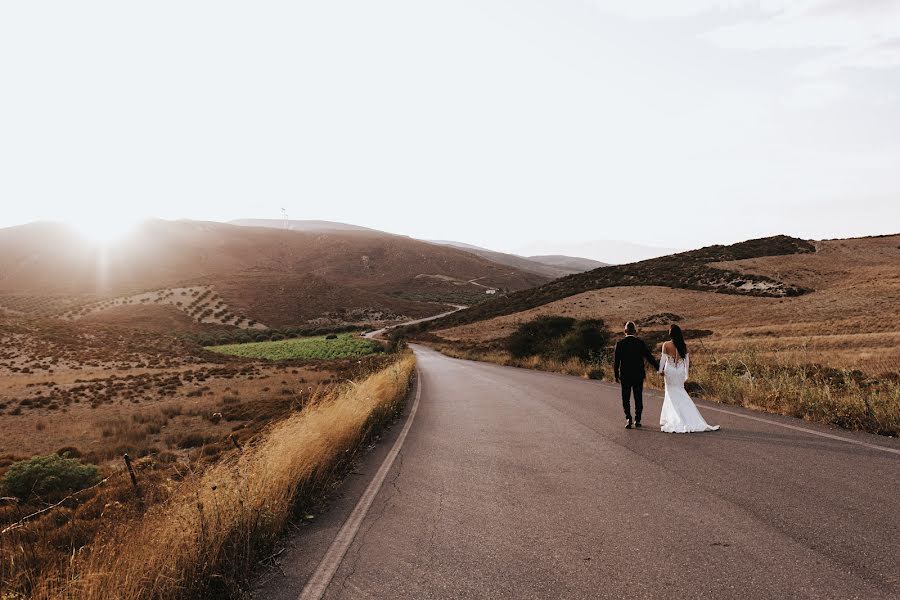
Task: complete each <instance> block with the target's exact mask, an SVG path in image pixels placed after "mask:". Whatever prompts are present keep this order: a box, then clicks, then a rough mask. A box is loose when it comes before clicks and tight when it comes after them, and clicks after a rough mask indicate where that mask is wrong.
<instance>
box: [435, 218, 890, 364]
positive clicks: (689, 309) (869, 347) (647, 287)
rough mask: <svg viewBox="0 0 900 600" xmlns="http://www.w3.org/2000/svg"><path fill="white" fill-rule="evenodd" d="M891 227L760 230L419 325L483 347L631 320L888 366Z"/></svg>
mask: <svg viewBox="0 0 900 600" xmlns="http://www.w3.org/2000/svg"><path fill="white" fill-rule="evenodd" d="M898 264H900V235H893V236H879V237H870V238H857V239H846V240H824V241H805V240H797V239H794V238H787V237H775V238H765V239H762V240H752V241H749V242H743V243H741V244H735V245H732V246H713V247H710V248H704V249H701V250H696V251H692V252H686V253H683V254H677V255H673V256H671V257H663V258H659V259H653V260H649V261H645V262H642V263H635V264H633V265H622V266H611V267H606V268H603V269H600V270H597V271H591V272H589V273H584V274H581V275H574V276H572V277H569V278H566V279H562V280H558V281H553V282H550V283H548V284H545V285H543V286H540V287H536V288H534V289H531V290H525V291H522V292H518V293H515V294H510V295H509V296H508V297H505V298H497V299H494V300H491V301H488V302H486V303H484V304H482V305H479V306H475V307H472V308H470V309H468V310H465V311H461V312H459V313H456V314H454V315H450V316H449V317H446V318H444V319H441V320H440V321H437V322H434V323H430V324H428V326H429V327H431V329H432V332H433V335H436V336H437V337H438V338H440V339H442V340H445V341H447V342H450V343H457V344H461V345H462V346H463V347H468V348H491V347H495V345H496V344H497V343H498V342H500V341H502V340H503V339H505V338H506V337H507V336H508V335H510V334H511V333H512V332H513V331H515V329H516V327H517V326H518V325H519V324H520V323H522V322H524V321H528V320H531V319H533V318H535V317H537V316H540V315H562V316H567V317H573V318H576V319H594V318H601V319H604V320H605V321H606V322H607V323H608V325H609V327H610V329H612V330H613V332H618V331H619V330H620V328H621V326H622V323H624V322H625V321H626V320H635V321H637V322H638V325H639V327H640V328H641V329H642V335H644V336H645V337H647V339H650V340H652V341H658V339H660V338H661V336H662V335H663V332H664V331H665V329H666V327H667V326H668V324H669V323H671V322H676V321H677V322H679V323H680V324H681V326H682V327H683V328H686V330H688V331H692V332H694V335H701V336H702V342H700V344H701V345H700V348H702V349H703V350H704V351H705V353H707V354H708V355H718V356H727V355H739V356H744V355H745V354H748V353H749V355H754V354H755V355H767V356H773V357H776V358H777V360H779V361H783V362H788V363H793V364H809V363H816V364H824V365H829V366H832V367H841V368H852V369H862V370H864V371H866V372H871V373H874V374H876V375H879V374H882V373H894V374H895V375H894V377H896V367H895V363H896V351H897V348H898V347H900V311H898V310H897V306H900V270H898V269H897V265H898Z"/></svg>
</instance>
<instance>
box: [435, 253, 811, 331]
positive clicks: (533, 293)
mask: <svg viewBox="0 0 900 600" xmlns="http://www.w3.org/2000/svg"><path fill="white" fill-rule="evenodd" d="M814 251H815V246H814V245H813V244H812V243H810V242H808V241H805V240H800V239H796V238H791V237H788V236H776V237H770V238H762V239H758V240H750V241H746V242H741V243H739V244H732V245H730V246H709V247H707V248H701V249H699V250H692V251H690V252H682V253H680V254H673V255H671V256H663V257H661V258H654V259H650V260H645V261H642V262H637V263H632V264H628V265H612V266H608V267H603V268H600V269H595V270H593V271H588V272H586V273H579V274H576V275H570V276H568V277H564V278H562V279H558V280H555V281H551V282H550V283H547V284H545V285H542V286H539V287H536V288H533V289H528V290H523V291H520V292H516V293H513V294H509V295H508V296H505V297H500V298H496V299H494V300H491V301H489V302H484V303H482V304H479V305H477V306H473V307H472V308H469V309H467V310H464V311H460V312H457V313H454V314H452V315H449V316H447V317H444V318H443V319H440V320H437V321H432V322H431V323H429V324H428V325H427V328H429V329H432V330H433V329H441V328H445V327H452V326H456V325H464V324H466V323H475V322H477V321H482V320H484V319H489V318H492V317H498V316H502V315H508V314H512V313H516V312H520V311H523V310H528V309H530V308H535V307H537V306H541V305H543V304H547V303H549V302H554V301H556V300H561V299H563V298H567V297H569V296H575V295H577V294H581V293H583V292H586V291H589V290H596V289H602V288H611V287H619V286H664V287H670V288H678V289H689V290H702V291H710V292H717V293H723V294H736V295H746V296H767V297H791V296H798V295H801V294H803V293H805V292H806V291H807V290H806V289H804V288H802V287H800V286H796V285H792V284H789V283H785V282H783V281H780V280H778V279H775V278H773V277H768V276H766V275H762V274H751V273H740V272H737V271H735V270H733V269H729V268H726V267H723V266H720V265H716V264H714V263H721V262H725V261H735V260H746V259H751V258H758V257H765V256H783V255H789V254H799V253H810V252H814Z"/></svg>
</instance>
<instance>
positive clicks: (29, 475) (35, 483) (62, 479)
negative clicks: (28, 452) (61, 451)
mask: <svg viewBox="0 0 900 600" xmlns="http://www.w3.org/2000/svg"><path fill="white" fill-rule="evenodd" d="M99 479H100V475H99V471H98V469H97V467H96V466H95V465H85V464H82V462H81V461H80V460H78V459H75V458H64V457H62V456H59V455H58V454H50V455H47V456H35V457H33V458H29V459H28V460H20V461H19V462H16V463H13V464H12V465H10V467H9V469H7V471H6V474H5V475H4V476H3V487H4V489H5V490H6V492H7V493H8V494H10V495H12V496H15V497H16V498H19V499H22V500H26V499H28V498H29V497H31V496H52V495H58V494H61V493H64V492H76V491H78V490H81V489H84V488H86V487H89V486H91V485H93V484H95V483H97V481H99Z"/></svg>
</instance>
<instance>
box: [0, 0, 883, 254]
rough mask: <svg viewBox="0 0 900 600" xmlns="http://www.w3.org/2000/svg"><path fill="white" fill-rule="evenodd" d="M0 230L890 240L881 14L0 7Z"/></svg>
mask: <svg viewBox="0 0 900 600" xmlns="http://www.w3.org/2000/svg"><path fill="white" fill-rule="evenodd" d="M0 202H2V211H0V226H8V225H14V224H19V223H24V222H28V221H32V220H37V219H59V220H67V219H68V220H72V219H76V218H78V219H81V220H84V219H97V220H104V219H106V220H113V221H116V220H119V219H130V218H133V217H136V216H141V215H153V216H159V217H163V218H180V217H185V218H194V219H210V220H227V219H233V218H239V217H278V216H279V211H280V208H281V207H284V208H286V209H287V210H288V212H289V214H290V216H291V218H295V219H306V218H308V219H329V220H337V221H346V222H350V223H356V224H361V225H366V226H369V227H375V228H378V229H384V230H387V231H392V232H397V233H403V234H408V235H412V236H415V237H420V238H431V239H451V240H459V241H465V242H469V243H474V244H479V245H483V246H488V247H491V248H496V249H501V250H508V249H512V248H519V247H523V246H524V245H526V244H529V243H530V242H533V241H535V240H550V241H553V240H558V241H581V240H592V239H628V240H631V241H634V242H638V243H644V244H651V245H657V246H666V247H677V248H687V247H696V246H699V245H703V244H707V243H715V242H730V241H737V240H741V239H746V238H750V237H759V236H764V235H770V234H774V233H781V232H784V233H789V234H794V235H799V236H803V237H814V238H822V237H842V236H852V235H864V234H877V233H888V232H897V231H900V208H898V206H900V0H894V1H892V0H881V1H879V0H830V1H828V0H791V1H787V0H780V1H779V0H762V1H755V2H749V1H741V0H718V1H717V0H656V1H640V0H541V1H537V0H508V1H500V0H454V1H452V2H449V1H448V2H433V1H428V0H409V1H399V0H382V1H380V2H373V1H371V0H360V1H355V0H342V1H332V2H329V1H316V2H297V1H295V2H268V1H258V2H240V3H238V2H228V1H223V0H216V1H214V2H200V1H196V2H186V1H184V0H179V1H177V2H170V1H162V0H157V1H154V2H140V3H138V2H122V1H120V0H116V1H111V2H91V1H87V0H85V1H82V2H71V1H60V2H3V3H0Z"/></svg>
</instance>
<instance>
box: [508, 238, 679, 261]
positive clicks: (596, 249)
mask: <svg viewBox="0 0 900 600" xmlns="http://www.w3.org/2000/svg"><path fill="white" fill-rule="evenodd" d="M682 251H683V249H678V248H663V247H658V246H647V245H644V244H635V243H632V242H623V241H618V240H589V241H583V242H553V241H536V242H531V243H528V244H524V245H522V246H520V247H518V248H516V249H515V250H514V252H515V253H516V254H520V255H522V256H530V257H531V258H532V259H534V258H535V255H537V256H538V257H540V256H544V255H554V256H555V255H563V256H582V257H585V258H587V259H592V260H596V261H601V262H603V263H606V264H613V265H624V264H628V263H633V262H639V261H642V260H648V259H650V258H659V257H660V256H668V255H670V254H676V253H678V252H682Z"/></svg>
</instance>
